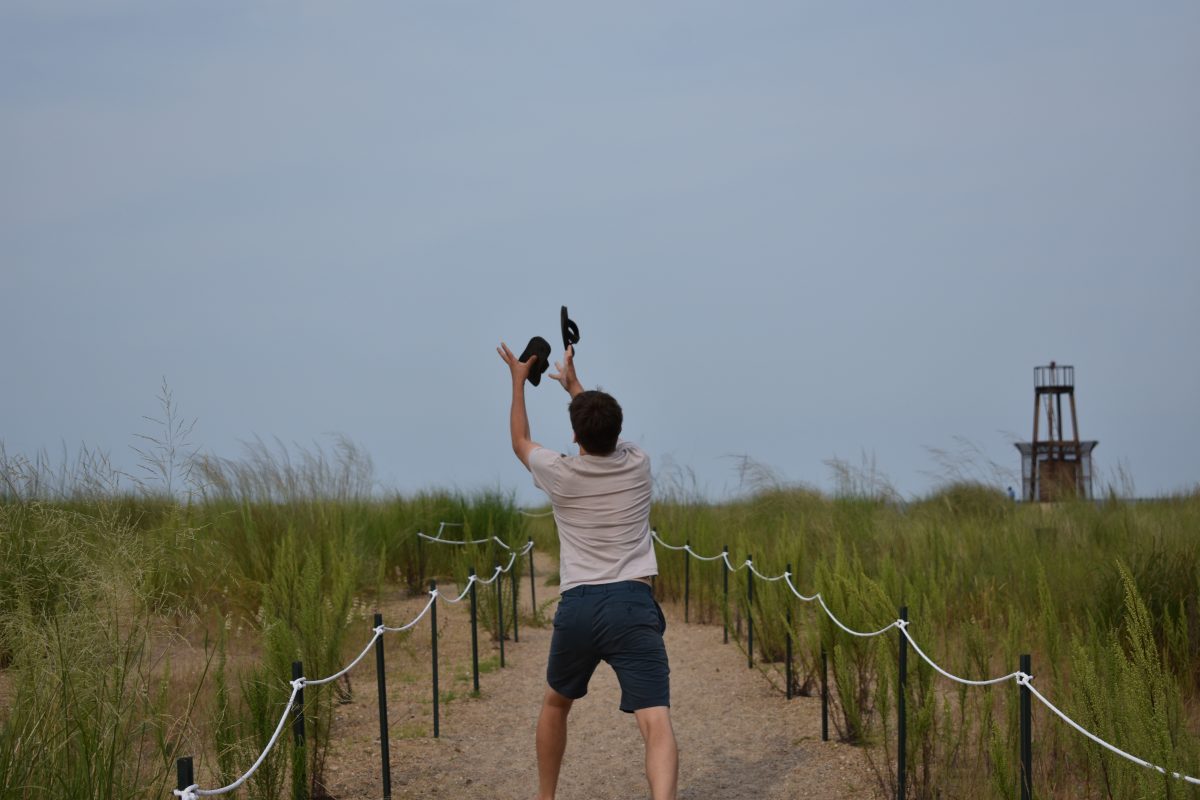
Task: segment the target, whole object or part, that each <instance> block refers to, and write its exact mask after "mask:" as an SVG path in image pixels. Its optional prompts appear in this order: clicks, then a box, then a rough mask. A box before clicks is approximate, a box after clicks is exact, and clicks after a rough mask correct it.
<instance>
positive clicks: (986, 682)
mask: <svg viewBox="0 0 1200 800" xmlns="http://www.w3.org/2000/svg"><path fill="white" fill-rule="evenodd" d="M650 535H651V537H653V539H654V541H655V543H657V544H658V545H659V546H660V547H662V548H664V549H666V550H673V551H676V552H682V553H684V554H685V561H684V601H683V602H684V621H685V622H686V621H687V618H688V606H689V605H690V600H691V597H690V594H691V572H690V570H689V569H688V564H689V563H690V560H691V559H692V558H695V559H697V560H699V561H721V562H723V563H722V573H723V578H722V579H723V583H724V587H725V589H724V597H725V601H724V602H725V604H726V608H728V602H729V575H730V574H733V573H736V572H738V571H739V570H742V569H745V570H747V571H748V573H749V576H754V577H757V578H759V579H760V580H763V581H766V582H768V583H774V582H777V581H783V582H784V585H786V586H787V588H788V589H789V590H790V591H791V593H792V594H793V595H795V596H796V598H798V599H799V600H802V601H804V602H806V603H813V602H816V603H817V604H818V605H819V606H820V607H821V610H822V611H824V612H825V614H826V616H828V617H829V619H830V621H831V622H832V623H833V624H834V625H836V626H837V627H838V628H840V629H841V630H843V631H845V632H846V633H848V634H850V635H852V636H858V637H863V638H871V637H875V636H880V635H882V634H885V633H887V632H888V631H890V630H892V629H893V628H894V629H896V630H898V631H899V645H900V647H899V655H898V666H899V681H898V686H897V694H898V698H897V699H898V702H897V715H898V723H897V751H896V771H897V775H896V790H897V791H896V797H897V798H898V800H904V797H905V783H906V781H905V763H906V737H907V720H906V715H905V705H904V704H905V684H906V678H907V652H908V646H909V645H911V646H912V649H913V650H914V651H915V652H916V654H917V655H918V656H920V657H921V659H922V660H923V661H925V663H927V664H928V665H929V666H930V667H932V668H933V669H934V671H936V672H937V673H938V674H940V675H942V676H943V677H945V678H947V679H949V680H951V681H954V682H956V683H960V684H964V685H966V686H993V685H996V684H1001V683H1006V682H1008V681H1013V682H1014V683H1016V685H1017V686H1018V688H1019V691H1020V692H1021V698H1020V699H1021V709H1020V726H1021V732H1020V740H1021V757H1020V764H1021V774H1020V782H1021V798H1022V800H1031V798H1032V796H1033V777H1032V760H1033V747H1032V714H1031V713H1030V702H1029V701H1030V698H1036V699H1037V700H1038V702H1040V703H1041V704H1042V705H1044V706H1045V707H1046V708H1047V709H1048V710H1049V711H1050V712H1051V713H1053V714H1054V715H1055V716H1057V717H1058V718H1059V719H1061V720H1062V721H1063V722H1065V723H1067V725H1069V726H1070V727H1072V728H1074V729H1075V730H1076V731H1078V732H1079V733H1081V734H1083V735H1084V736H1086V737H1087V738H1088V739H1090V740H1092V741H1093V742H1095V743H1096V744H1098V745H1100V746H1101V747H1104V748H1105V749H1107V750H1109V751H1110V752H1112V753H1114V754H1116V755H1118V756H1121V757H1122V758H1125V759H1127V760H1129V761H1130V762H1132V763H1134V764H1137V765H1139V766H1142V767H1146V768H1147V769H1153V770H1156V771H1158V772H1159V773H1161V774H1163V775H1170V776H1171V777H1173V778H1176V779H1179V780H1182V781H1185V782H1187V783H1190V784H1194V785H1200V778H1194V777H1192V776H1191V775H1185V774H1183V773H1180V772H1175V771H1171V770H1167V769H1166V768H1164V767H1161V766H1159V765H1157V764H1154V763H1152V762H1150V761H1147V760H1145V759H1143V758H1138V757H1137V756H1135V755H1132V754H1130V753H1127V752H1125V751H1124V750H1122V749H1121V748H1119V747H1117V746H1116V745H1114V744H1112V743H1111V742H1107V741H1105V740H1104V739H1102V738H1100V737H1099V736H1097V735H1096V734H1095V733H1093V732H1092V731H1089V730H1088V729H1087V728H1085V727H1083V726H1082V725H1080V724H1079V723H1078V722H1076V721H1075V720H1074V719H1072V718H1071V717H1070V716H1068V715H1067V714H1066V712H1064V711H1063V710H1062V709H1060V708H1058V706H1056V705H1054V704H1053V703H1051V702H1050V701H1049V700H1048V699H1047V698H1046V696H1045V695H1043V694H1042V693H1041V692H1040V691H1038V689H1037V687H1035V686H1034V685H1033V675H1031V674H1030V672H1031V669H1032V668H1031V666H1030V660H1031V659H1030V656H1029V655H1027V654H1023V655H1022V656H1021V659H1020V660H1021V665H1020V668H1019V669H1017V670H1015V671H1013V672H1010V673H1008V674H1007V675H1001V676H999V677H996V678H984V679H971V678H964V677H962V676H960V675H955V674H954V673H952V672H950V671H948V670H946V669H945V668H943V667H942V666H941V665H939V664H938V663H937V662H936V661H934V660H933V659H932V658H930V657H929V655H927V654H926V652H925V651H924V650H923V649H922V648H921V646H920V645H918V644H917V640H916V639H915V638H913V635H912V633H911V632H910V631H909V624H910V620H909V619H908V609H907V607H904V606H902V607H901V608H900V614H899V617H898V618H897V619H895V620H893V621H892V622H890V623H888V624H887V625H885V626H884V627H882V628H879V629H878V630H874V631H858V630H854V629H853V628H851V627H849V626H848V625H846V624H845V623H844V622H842V621H841V620H840V619H838V618H837V616H836V615H835V614H834V613H833V611H832V610H831V609H830V608H829V606H828V604H826V602H825V598H823V597H822V596H821V593H820V592H817V593H816V594H812V595H806V594H804V593H803V592H801V591H800V590H798V589H797V588H796V586H795V585H794V584H793V583H792V568H791V565H790V564H789V565H788V566H787V568H786V569H785V570H784V571H783V572H782V573H780V574H779V575H775V576H769V575H765V574H763V573H762V572H760V571H759V570H758V569H757V568H756V567H755V566H754V561H753V559H752V558H750V557H747V558H746V560H745V561H743V562H742V563H741V564H738V565H737V566H734V564H733V562H732V561H731V560H730V558H729V548H728V546H727V547H725V549H724V550H723V551H722V552H720V553H718V554H717V555H713V556H704V555H700V554H699V553H696V552H695V551H694V550H692V546H691V543H690V542H685V543H684V544H682V545H673V544H670V543H668V542H666V541H664V540H663V539H662V537H660V536H659V535H658V531H657V530H653V529H652V530H651V531H650ZM749 576H748V577H747V584H746V586H747V599H748V601H749V606H748V610H749V609H752V608H753V600H754V580H753V578H752V577H749ZM788 614H789V617H788V621H789V623H790V620H791V618H790V614H791V609H790V607H789V609H788ZM726 616H727V615H726ZM728 627H729V624H728V618H727V619H726V622H725V641H726V642H728V641H729V638H728V637H729V631H728ZM791 645H792V631H791V625H790V624H789V625H788V632H787V657H786V667H785V668H786V670H787V694H788V698H789V699H791V689H792V678H791V669H792V657H791ZM826 659H827V656H826V653H825V650H824V648H823V647H822V650H821V738H822V739H823V740H826V741H828V739H829V731H828V703H829V690H828V678H827V663H826ZM747 661H748V664H749V666H751V667H753V666H754V619H753V615H752V614H749V613H748V614H747Z"/></svg>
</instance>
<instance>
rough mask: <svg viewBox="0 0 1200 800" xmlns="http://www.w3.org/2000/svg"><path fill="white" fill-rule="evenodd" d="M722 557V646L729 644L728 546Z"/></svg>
mask: <svg viewBox="0 0 1200 800" xmlns="http://www.w3.org/2000/svg"><path fill="white" fill-rule="evenodd" d="M723 553H724V557H723V558H722V559H721V585H722V587H723V588H724V593H725V613H724V614H722V617H723V618H724V619H723V623H724V640H723V643H724V644H729V545H725V549H724V551H723Z"/></svg>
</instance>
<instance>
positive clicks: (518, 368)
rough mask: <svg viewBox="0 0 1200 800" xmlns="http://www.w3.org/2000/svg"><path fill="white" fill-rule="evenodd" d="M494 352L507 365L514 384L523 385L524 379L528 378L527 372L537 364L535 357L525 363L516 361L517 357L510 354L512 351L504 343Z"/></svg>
mask: <svg viewBox="0 0 1200 800" xmlns="http://www.w3.org/2000/svg"><path fill="white" fill-rule="evenodd" d="M496 352H497V353H499V354H500V358H502V359H503V360H504V363H505V364H508V369H509V371H510V372H511V373H512V379H513V383H514V384H523V383H524V382H525V379H526V378H528V377H529V372H530V370H532V369H533V365H534V364H535V363H537V356H530V357H529V360H528V361H525V362H521V361H518V360H517V357H516V356H514V355H513V354H512V350H509V349H508V345H506V344H505V343H504V342H501V343H500V346H499V347H497V348H496Z"/></svg>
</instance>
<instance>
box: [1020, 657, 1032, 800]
mask: <svg viewBox="0 0 1200 800" xmlns="http://www.w3.org/2000/svg"><path fill="white" fill-rule="evenodd" d="M1032 661H1033V659H1032V658H1031V657H1030V656H1029V655H1028V654H1023V655H1022V656H1021V672H1024V673H1025V674H1026V675H1029V674H1030V673H1032V672H1033V666H1032ZM1032 702H1033V695H1032V694H1031V693H1030V691H1029V686H1028V684H1024V683H1022V684H1021V800H1033V709H1032V707H1031V706H1032Z"/></svg>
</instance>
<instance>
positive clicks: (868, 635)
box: [817, 594, 904, 639]
mask: <svg viewBox="0 0 1200 800" xmlns="http://www.w3.org/2000/svg"><path fill="white" fill-rule="evenodd" d="M817 602H818V603H820V604H821V608H823V609H825V613H826V614H828V615H829V618H830V619H831V620H833V624H834V625H837V626H838V627H839V628H841V629H842V630H844V631H845V632H846V633H848V634H850V635H851V636H859V637H861V638H863V639H869V638H871V637H872V636H878V635H879V634H881V633H887V632H888V631H890V630H891V629H892V628H895V627H897V626H899V625H900V623H901V622H903V621H904V620H902V619H898V620H894V621H893V622H892V623H891V624H890V625H888V626H887V627H885V628H880V629H879V630H877V631H871V632H870V633H867V632H865V631H856V630H854V629H853V628H847V627H846V626H845V625H844V624H842V621H841V620H840V619H838V618H837V617H835V616H834V615H833V612H832V611H830V610H829V606H827V605H825V598H824V597H821V595H819V594H818V595H817Z"/></svg>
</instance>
